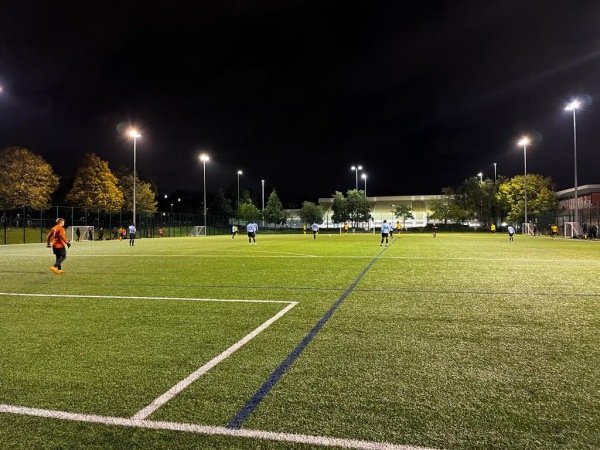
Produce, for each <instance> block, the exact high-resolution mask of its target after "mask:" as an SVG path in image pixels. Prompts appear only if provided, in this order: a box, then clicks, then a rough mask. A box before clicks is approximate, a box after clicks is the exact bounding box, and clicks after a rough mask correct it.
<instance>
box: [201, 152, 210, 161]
mask: <svg viewBox="0 0 600 450" xmlns="http://www.w3.org/2000/svg"><path fill="white" fill-rule="evenodd" d="M209 159H210V158H209V157H208V155H207V154H206V153H202V154H201V155H200V161H202V162H206V161H208V160H209Z"/></svg>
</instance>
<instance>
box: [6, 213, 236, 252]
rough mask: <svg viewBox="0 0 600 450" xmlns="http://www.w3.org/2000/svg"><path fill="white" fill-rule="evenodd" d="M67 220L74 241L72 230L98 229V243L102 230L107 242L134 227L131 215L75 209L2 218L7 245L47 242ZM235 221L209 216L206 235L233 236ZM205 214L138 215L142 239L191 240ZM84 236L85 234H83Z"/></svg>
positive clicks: (139, 235) (68, 231)
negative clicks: (121, 230) (52, 230)
mask: <svg viewBox="0 0 600 450" xmlns="http://www.w3.org/2000/svg"><path fill="white" fill-rule="evenodd" d="M58 217H62V218H63V219H65V227H66V228H67V236H68V237H69V238H70V237H71V232H70V230H69V229H68V227H71V226H81V227H94V239H95V240H97V239H98V237H99V233H100V229H101V228H102V230H103V232H102V234H103V237H102V238H103V240H106V239H114V238H115V235H114V233H113V232H114V231H115V230H118V229H119V228H121V227H123V228H125V229H127V227H128V226H129V225H131V223H132V217H133V214H132V212H131V211H120V212H118V213H104V212H102V211H93V210H89V209H83V208H76V207H71V206H53V207H52V208H50V209H47V210H41V211H39V210H38V211H35V210H30V209H18V210H5V211H3V212H2V216H1V217H0V226H1V230H2V231H1V232H2V236H0V242H1V243H3V244H23V243H40V242H46V236H47V235H48V232H49V231H50V228H52V227H53V226H54V225H55V224H56V219H57V218H58ZM231 220H232V219H231V218H230V217H226V216H211V215H207V216H206V227H207V229H206V234H209V235H218V234H228V233H230V232H231ZM204 223H205V222H204V215H203V214H192V213H172V214H171V213H169V212H156V213H145V212H139V213H137V214H136V228H137V237H138V238H154V237H160V233H159V230H160V229H161V228H162V229H163V237H180V236H189V235H190V234H191V232H192V230H193V228H194V227H195V226H204ZM82 235H83V232H82Z"/></svg>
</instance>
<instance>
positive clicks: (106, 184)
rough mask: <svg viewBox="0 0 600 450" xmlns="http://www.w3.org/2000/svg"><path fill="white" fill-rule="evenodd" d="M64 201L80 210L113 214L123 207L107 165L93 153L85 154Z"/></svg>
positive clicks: (118, 190)
mask: <svg viewBox="0 0 600 450" xmlns="http://www.w3.org/2000/svg"><path fill="white" fill-rule="evenodd" d="M66 201H67V202H68V203H69V204H71V205H73V206H79V207H81V208H87V209H96V210H100V211H105V212H114V211H119V210H120V209H121V208H122V206H123V193H122V192H121V190H120V189H119V186H118V180H117V177H115V176H114V175H113V173H112V172H111V170H110V169H109V167H108V163H107V162H106V161H103V160H102V159H100V158H99V157H98V156H96V155H95V154H94V153H86V154H85V156H84V158H83V161H82V163H81V165H80V166H79V168H78V169H77V173H76V175H75V180H73V187H72V188H71V190H70V191H69V192H68V193H67V196H66Z"/></svg>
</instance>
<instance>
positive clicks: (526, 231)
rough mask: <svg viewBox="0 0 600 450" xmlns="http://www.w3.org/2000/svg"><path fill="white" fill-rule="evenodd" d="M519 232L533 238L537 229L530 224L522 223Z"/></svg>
mask: <svg viewBox="0 0 600 450" xmlns="http://www.w3.org/2000/svg"><path fill="white" fill-rule="evenodd" d="M521 231H522V232H523V234H529V235H531V236H535V235H536V234H537V227H536V226H535V225H534V224H532V223H523V226H522V227H521Z"/></svg>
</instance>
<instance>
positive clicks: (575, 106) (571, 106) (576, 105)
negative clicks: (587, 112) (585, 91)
mask: <svg viewBox="0 0 600 450" xmlns="http://www.w3.org/2000/svg"><path fill="white" fill-rule="evenodd" d="M580 107H581V102H580V101H579V100H573V101H572V102H571V103H569V104H568V105H567V106H565V111H575V110H577V109H579V108H580Z"/></svg>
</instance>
